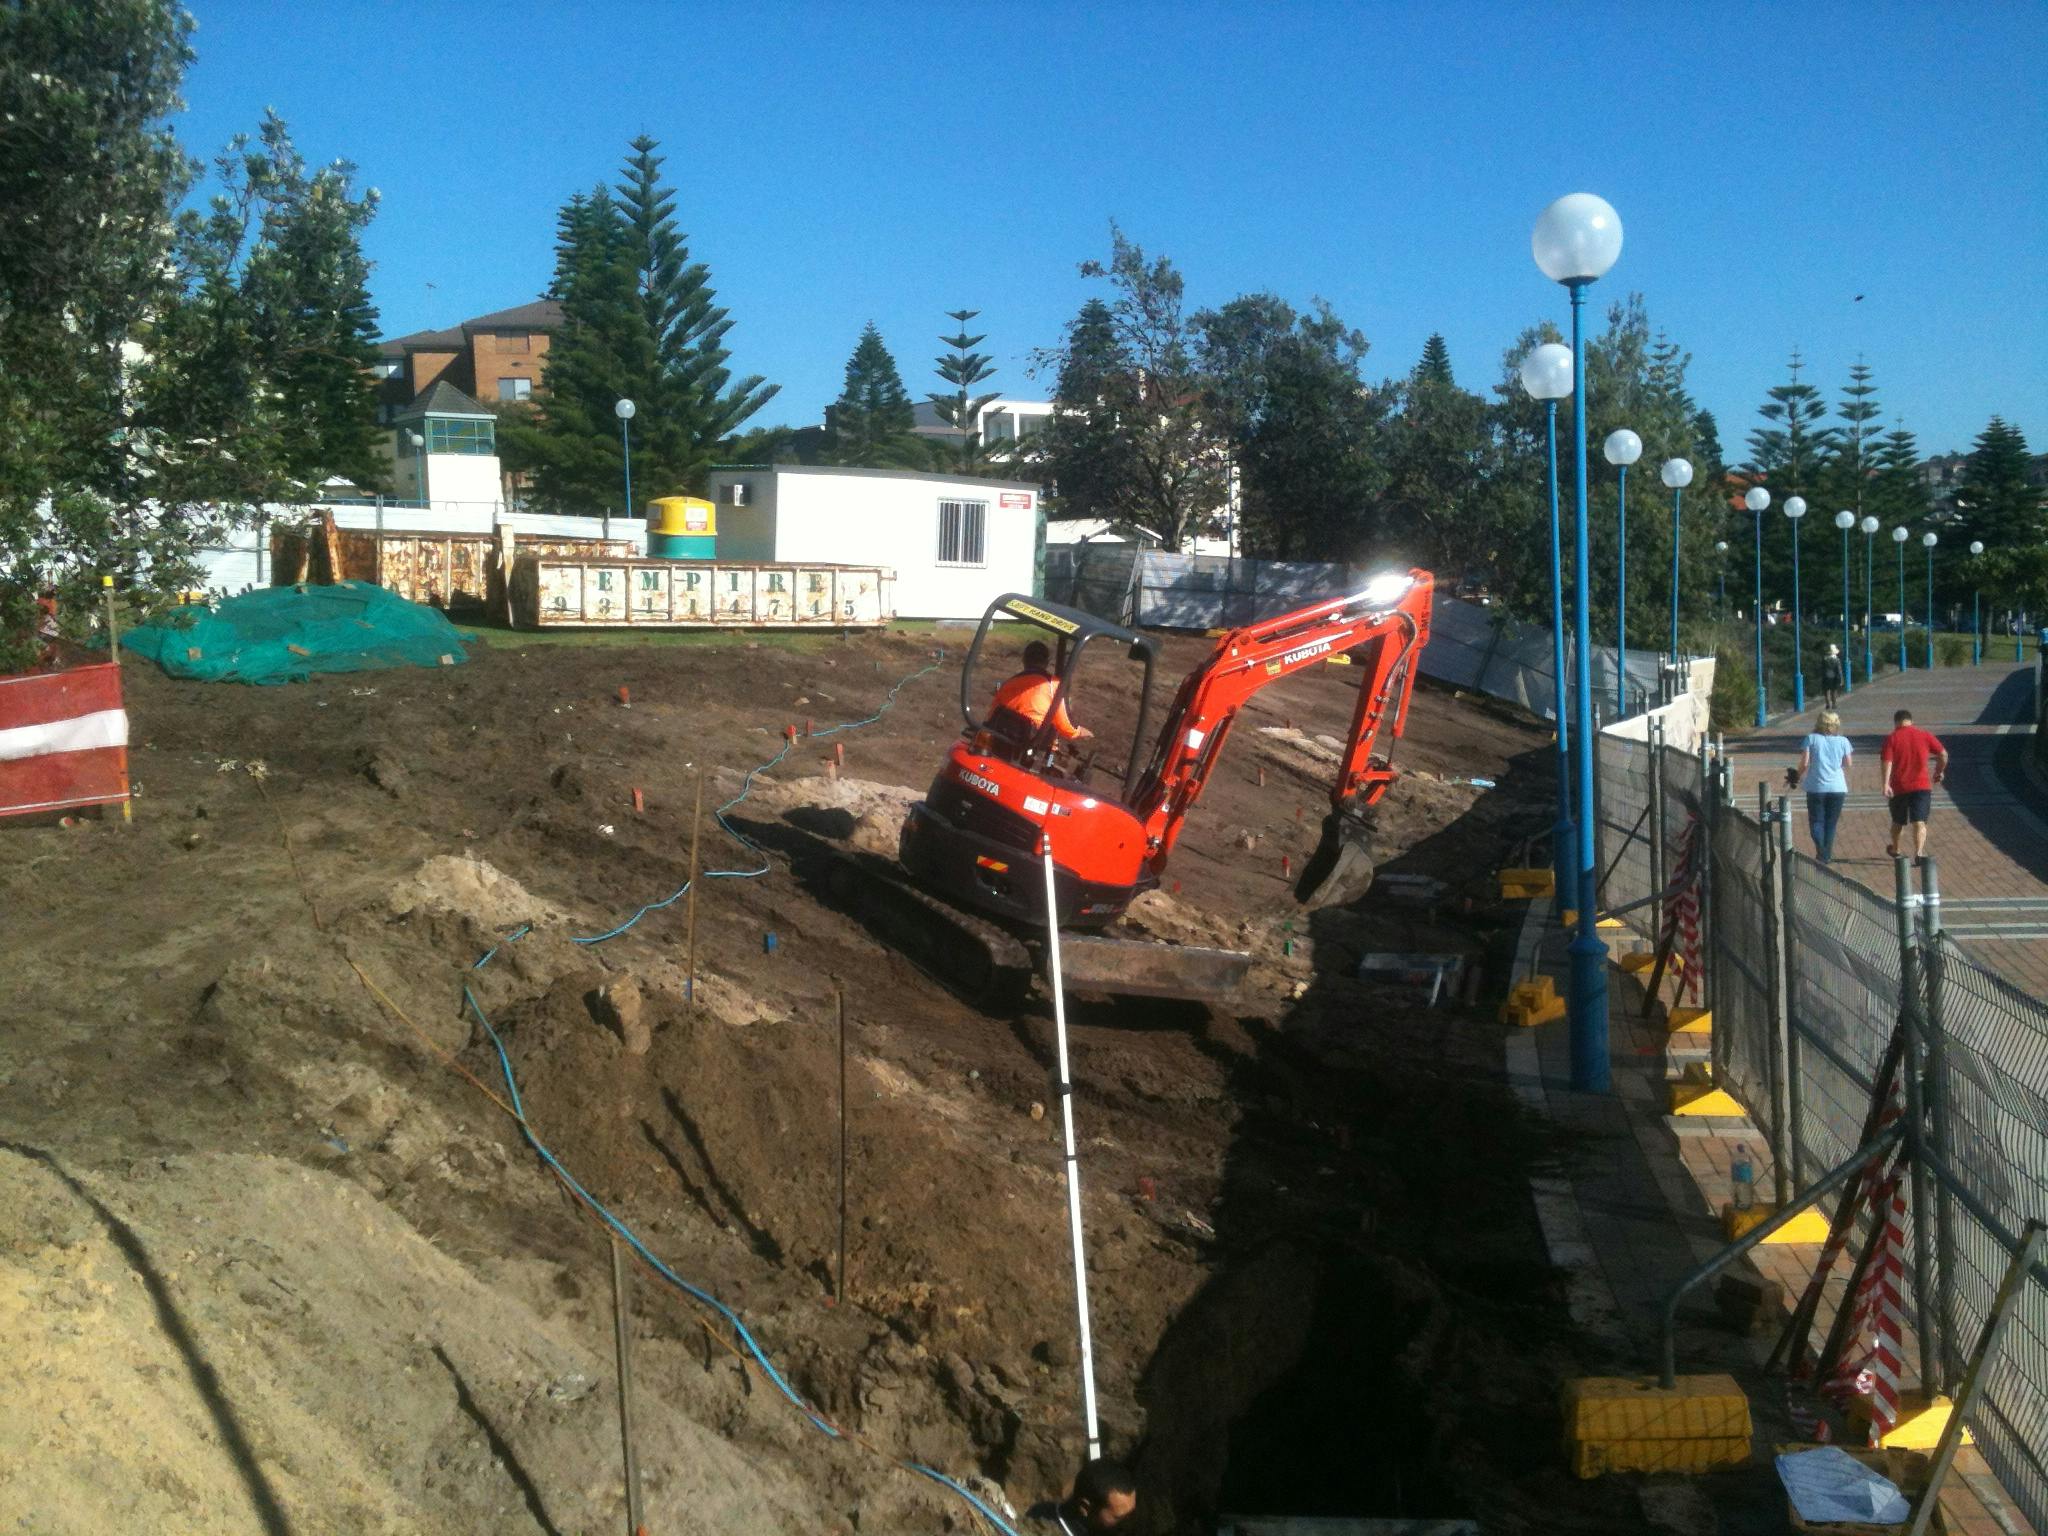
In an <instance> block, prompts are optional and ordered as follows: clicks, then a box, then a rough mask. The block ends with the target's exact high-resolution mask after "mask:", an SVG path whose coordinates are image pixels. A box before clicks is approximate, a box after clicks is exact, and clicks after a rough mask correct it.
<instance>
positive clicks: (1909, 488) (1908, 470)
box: [1865, 422, 1927, 528]
mask: <svg viewBox="0 0 2048 1536" xmlns="http://www.w3.org/2000/svg"><path fill="white" fill-rule="evenodd" d="M1870 463H1871V470H1872V474H1871V480H1870V485H1869V494H1868V496H1867V497H1866V499H1865V507H1866V509H1867V510H1868V511H1869V512H1870V513H1871V514H1872V515H1874V516H1876V517H1878V518H1880V519H1882V520H1883V522H1884V524H1885V526H1886V527H1888V528H1893V527H1902V526H1905V525H1907V524H1910V523H1915V522H1918V521H1919V520H1920V519H1922V518H1924V517H1925V516H1926V515H1927V484H1926V482H1925V481H1923V480H1922V479H1921V478H1920V445H1919V443H1918V441H1916V440H1915V438H1914V436H1913V434H1912V433H1911V432H1908V431H1907V430H1906V426H1905V423H1904V422H1899V423H1897V424H1895V425H1894V426H1893V428H1892V430H1891V431H1889V432H1887V433H1885V435H1884V436H1883V437H1881V438H1878V439H1877V440H1876V445H1875V446H1874V447H1873V448H1872V449H1871V450H1870Z"/></svg>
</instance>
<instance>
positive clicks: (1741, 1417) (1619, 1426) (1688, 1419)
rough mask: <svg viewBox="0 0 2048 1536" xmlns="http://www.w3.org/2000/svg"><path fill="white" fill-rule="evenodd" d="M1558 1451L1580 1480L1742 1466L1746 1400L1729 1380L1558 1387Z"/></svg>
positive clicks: (1592, 1380) (1625, 1379) (1612, 1379)
mask: <svg viewBox="0 0 2048 1536" xmlns="http://www.w3.org/2000/svg"><path fill="white" fill-rule="evenodd" d="M1560 1406H1561V1407H1562V1409H1563V1412H1564V1435H1565V1451H1566V1454H1567V1456H1568V1457H1569V1458H1570V1460H1571V1467H1572V1471H1573V1472H1574V1473H1576V1474H1577V1475H1578V1476H1580V1477H1598V1476H1600V1475H1601V1474H1602V1473H1604V1472H1710V1471H1713V1470H1714V1469H1715V1468H1717V1467H1739V1466H1742V1465H1744V1464H1745V1463H1747V1462H1748V1460H1749V1442H1750V1418H1749V1399H1748V1398H1746V1397H1744V1396H1743V1395H1742V1389H1741V1388H1740V1387H1738V1386H1737V1385H1736V1384H1735V1380H1734V1378H1733V1377H1730V1376H1681V1377H1679V1378H1678V1381H1677V1384H1676V1385H1675V1386H1673V1387H1671V1388H1669V1389H1666V1388H1663V1387H1660V1386H1658V1385H1657V1380H1656V1378H1655V1377H1654V1376H1588V1377H1581V1378H1579V1379H1578V1380H1576V1381H1568V1382H1566V1383H1565V1384H1564V1390H1563V1393H1562V1394H1561V1404H1560Z"/></svg>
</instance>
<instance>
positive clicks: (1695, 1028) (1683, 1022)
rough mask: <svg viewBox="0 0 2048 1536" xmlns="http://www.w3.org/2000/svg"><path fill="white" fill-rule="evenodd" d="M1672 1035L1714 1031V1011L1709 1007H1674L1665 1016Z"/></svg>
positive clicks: (1705, 1033) (1702, 1033) (1706, 1033)
mask: <svg viewBox="0 0 2048 1536" xmlns="http://www.w3.org/2000/svg"><path fill="white" fill-rule="evenodd" d="M1665 1022H1666V1023H1668V1024H1669V1025H1670V1026H1671V1033H1673V1034H1674V1035H1711V1034H1712V1033H1713V1032H1714V1011H1713V1010H1712V1009H1711V1008H1674V1009H1672V1010H1671V1012H1670V1013H1669V1014H1667V1015H1666V1016H1665Z"/></svg>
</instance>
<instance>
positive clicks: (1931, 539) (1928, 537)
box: [1920, 532, 1937, 672]
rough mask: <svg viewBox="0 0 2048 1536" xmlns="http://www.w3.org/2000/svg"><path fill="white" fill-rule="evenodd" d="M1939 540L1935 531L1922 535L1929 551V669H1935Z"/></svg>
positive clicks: (1923, 546)
mask: <svg viewBox="0 0 2048 1536" xmlns="http://www.w3.org/2000/svg"><path fill="white" fill-rule="evenodd" d="M1936 542H1937V540H1936V539H1935V536H1934V535H1933V533H1931V532H1929V533H1923V534H1921V535H1920V545H1921V547H1922V548H1923V549H1925V550H1926V551H1927V670H1928V671H1930V672H1932V671H1933V670H1934V546H1935V544H1936Z"/></svg>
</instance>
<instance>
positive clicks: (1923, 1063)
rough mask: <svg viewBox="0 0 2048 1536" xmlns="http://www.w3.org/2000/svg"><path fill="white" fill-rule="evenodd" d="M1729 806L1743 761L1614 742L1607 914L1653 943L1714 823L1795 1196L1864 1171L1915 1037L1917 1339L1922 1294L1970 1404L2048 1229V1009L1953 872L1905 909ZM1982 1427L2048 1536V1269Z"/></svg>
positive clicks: (1989, 1380) (1725, 1022)
mask: <svg viewBox="0 0 2048 1536" xmlns="http://www.w3.org/2000/svg"><path fill="white" fill-rule="evenodd" d="M1732 790H1733V786H1732V784H1731V783H1730V781H1729V777H1728V767H1727V764H1726V762H1725V759H1723V760H1718V761H1715V762H1713V763H1712V764H1711V765H1710V767H1709V769H1708V771H1705V772H1703V760H1702V758H1700V757H1697V756H1694V755H1692V754H1689V753H1685V752H1679V751H1675V750H1673V749H1671V748H1668V747H1660V746H1659V745H1657V744H1656V740H1655V733H1654V732H1653V733H1652V739H1651V742H1650V743H1649V744H1648V745H1646V744H1644V743H1641V742H1621V741H1616V740H1614V739H1613V738H1611V737H1603V739H1602V740H1601V742H1600V750H1599V778H1598V795H1597V825H1598V826H1599V828H1600V831H1601V838H1602V854H1603V858H1602V863H1601V869H1602V870H1603V871H1604V872H1605V875H1606V883H1605V885H1604V886H1603V888H1602V900H1601V906H1602V910H1603V911H1606V912H1610V913H1615V914H1617V915H1622V914H1625V915H1624V916H1623V920H1624V921H1625V922H1627V923H1628V924H1629V925H1630V926H1631V927H1632V928H1634V929H1636V930H1637V931H1638V932H1640V933H1644V934H1651V933H1654V931H1655V930H1654V927H1653V926H1652V923H1653V918H1652V913H1653V912H1654V911H1655V905H1656V904H1655V902H1654V901H1651V900H1647V899H1646V898H1650V897H1653V896H1654V895H1655V893H1656V891H1657V887H1658V885H1659V884H1660V879H1659V876H1660V875H1661V874H1667V873H1668V872H1669V871H1670V870H1671V869H1673V868H1675V864H1676V852H1675V850H1676V849H1677V848H1678V846H1679V845H1680V839H1681V838H1682V837H1683V835H1684V828H1685V824H1686V821H1687V818H1688V817H1689V816H1690V815H1693V814H1700V815H1702V816H1703V818H1704V822H1705V829H1706V835H1707V836H1708V838H1709V848H1710V850H1711V856H1710V857H1709V858H1708V860H1707V861H1706V867H1705V871H1704V873H1705V882H1706V883H1705V889H1704V896H1705V900H1704V902H1703V911H1702V915H1703V921H1704V922H1705V924H1706V929H1707V932H1706V935H1705V947H1706V950H1707V956H1708V959H1707V968H1706V972H1707V973H1706V991H1707V1001H1708V1003H1709V1005H1710V1006H1711V1007H1712V1009H1713V1018H1714V1029H1713V1052H1714V1065H1715V1076H1716V1080H1717V1081H1718V1082H1719V1083H1720V1084H1721V1085H1722V1086H1723V1087H1725V1088H1726V1089H1727V1090H1728V1091H1729V1092H1730V1093H1731V1094H1733V1095H1734V1097H1735V1098H1736V1099H1737V1101H1738V1102H1740V1103H1741V1104H1742V1105H1744V1106H1745V1108H1746V1109H1747V1110H1748V1112H1749V1118H1750V1120H1751V1121H1752V1123H1754V1124H1755V1126H1756V1128H1757V1132H1758V1136H1759V1139H1760V1140H1762V1141H1764V1142H1765V1143H1767V1144H1768V1146H1769V1148H1770V1150H1771V1154H1772V1161H1773V1163H1774V1165H1776V1166H1777V1167H1779V1168H1782V1169H1784V1170H1785V1179H1786V1182H1785V1183H1784V1184H1783V1185H1782V1186H1781V1192H1782V1193H1785V1194H1787V1195H1792V1194H1796V1193H1797V1192H1798V1191H1799V1190H1800V1189H1802V1188H1805V1187H1807V1186H1809V1185H1811V1184H1813V1183H1815V1182H1817V1181H1818V1180H1819V1179H1820V1178H1821V1176H1822V1175H1823V1174H1824V1173H1826V1172H1827V1171H1828V1170H1830V1169H1832V1168H1835V1167H1837V1166H1839V1165H1841V1164H1842V1163H1844V1162H1846V1161H1848V1160H1849V1159H1850V1158H1851V1157H1852V1156H1853V1155H1854V1153H1855V1152H1856V1150H1857V1148H1858V1147H1859V1146H1860V1144H1861V1142H1862V1139H1863V1133H1864V1129H1865V1125H1866V1123H1867V1121H1868V1118H1869V1115H1870V1109H1871V1098H1872V1095H1873V1093H1874V1092H1875V1086H1876V1079H1877V1076H1878V1073H1879V1072H1880V1070H1881V1067H1882V1062H1883V1059H1884V1057H1885V1054H1886V1050H1887V1047H1888V1046H1889V1044H1890V1042H1891V1041H1892V1039H1893V1037H1894V1034H1895V1032H1896V1031H1897V1030H1898V1029H1899V1028H1900V1026H1901V1021H1902V1018H1903V1019H1905V1020H1907V1021H1908V1023H1909V1026H1910V1027H1909V1029H1908V1039H1909V1041H1911V1042H1912V1044H1913V1047H1914V1048H1913V1050H1911V1051H1909V1053H1908V1056H1907V1058H1906V1060H1907V1062H1908V1065H1909V1069H1912V1068H1913V1067H1914V1064H1916V1063H1917V1070H1918V1071H1919V1082H1920V1084H1921V1085H1922V1088H1923V1111H1922V1117H1921V1121H1920V1123H1919V1124H1918V1125H1917V1126H1915V1127H1914V1128H1913V1129H1914V1132H1915V1134H1914V1135H1913V1136H1912V1137H1909V1144H1912V1145H1917V1146H1919V1147H1920V1148H1921V1149H1923V1151H1924V1153H1925V1156H1924V1158H1923V1163H1922V1166H1923V1167H1925V1168H1926V1170H1927V1171H1928V1172H1929V1173H1931V1174H1932V1177H1931V1178H1930V1179H1928V1180H1926V1181H1925V1187H1926V1194H1925V1195H1924V1197H1921V1198H1916V1199H1915V1200H1914V1201H1913V1202H1911V1205H1912V1209H1911V1210H1910V1212H1909V1216H1908V1226H1907V1232H1906V1281H1907V1288H1908V1295H1907V1297H1906V1306H1907V1319H1908V1324H1909V1326H1911V1327H1915V1328H1917V1327H1918V1326H1919V1324H1920V1320H1921V1318H1922V1316H1923V1311H1922V1307H1921V1298H1922V1296H1923V1294H1924V1295H1925V1297H1926V1300H1927V1306H1926V1308H1925V1312H1924V1316H1925V1319H1926V1321H1927V1322H1928V1324H1929V1325H1930V1327H1929V1333H1930V1335H1931V1336H1932V1337H1933V1338H1935V1339H1938V1340H1939V1359H1938V1361H1937V1362H1935V1364H1936V1375H1937V1376H1938V1377H1939V1378H1940V1379H1939V1380H1938V1381H1937V1382H1935V1383H1934V1384H1933V1385H1935V1386H1936V1387H1937V1388H1938V1389H1939V1390H1941V1391H1944V1392H1948V1393H1953V1392H1954V1391H1955V1389H1956V1387H1957V1384H1958V1380H1959V1378H1960V1375H1961V1371H1962V1367H1963V1364H1964V1362H1965V1360H1966V1359H1967V1357H1968V1355H1969V1353H1970V1351H1971V1349H1972V1348H1973V1347H1974V1346H1975V1344H1976V1341H1977V1338H1978V1335H1979V1333H1980V1331H1981V1330H1982V1329H1983V1327H1984V1324H1985V1322H1986V1320H1987V1318H1988V1317H1989V1315H1990V1313H1991V1309H1992V1305H1993V1300H1994V1297H1995V1295H1996V1293H1997V1291H1998V1287H1999V1285H2000V1283H2001V1281H2002V1280H2003V1278H2004V1277H2005V1275H2006V1273H2007V1270H2008V1268H2009V1267H2010V1265H2011V1263H2012V1260H2013V1256H2014V1255H2015V1254H2016V1253H2017V1252H2018V1251H2019V1248H2020V1243H2021V1241H2022V1234H2023V1232H2024V1229H2025V1227H2026V1223H2027V1222H2028V1220H2029V1219H2040V1218H2044V1217H2048V1004H2044V1003H2043V1002H2042V1001H2041V1000H2039V999H2036V998H2033V997H2030V996H2029V995H2027V993H2026V992H2025V991H2023V990H2022V989H2021V988H2019V987H2017V986H2015V985H2014V984H2012V983H2011V982H2009V981H2007V980H2006V979H2005V978H2004V977H2002V976H2000V975H1998V974H1997V973H1996V972H1994V971H1992V970H1990V969H1987V968H1986V967H1985V966H1983V965H1980V964H1979V963H1977V962H1976V961H1975V960H1973V959H1972V958H1970V956H1968V955H1967V954H1965V953H1964V952H1963V951H1962V950H1961V949H1959V948H1958V947H1957V946H1956V945H1955V944H1954V943H1953V942H1952V941H1950V940H1949V939H1947V938H1946V937H1945V936H1944V935H1942V934H1941V933H1940V932H1939V928H1940V921H1939V910H1940V909H1939V903H1938V900H1930V899H1928V895H1929V893H1931V892H1932V891H1933V890H1934V889H1935V885H1934V880H1935V876H1936V871H1934V870H1933V869H1931V868H1930V869H1927V870H1924V871H1921V872H1920V874H1919V879H1920V880H1921V882H1922V889H1921V890H1920V891H1918V892H1914V893H1912V894H1910V895H1909V896H1908V898H1907V900H1906V901H1904V902H1903V903H1902V902H1900V901H1899V900H1897V899H1895V898H1888V897H1886V896H1883V895H1880V894H1878V893H1877V892H1875V891H1872V890H1870V889H1869V888H1867V887H1865V886H1863V885H1861V884H1858V883H1857V882H1856V881H1854V880H1851V879H1848V878H1845V877H1844V876H1843V875H1842V874H1840V873H1839V872H1838V871H1836V870H1834V869H1832V868H1828V867H1826V866H1822V865H1820V864H1817V863H1815V862H1814V861H1813V860H1811V859H1810V858H1808V857H1807V856H1806V855H1805V854H1803V853H1800V852H1798V851H1797V850H1796V848H1795V847H1794V846H1793V841H1792V837H1791V832H1792V826H1791V823H1790V821H1789V820H1788V819H1787V818H1788V817H1790V816H1796V815H1802V814H1803V807H1799V806H1798V805H1797V803H1796V801H1793V802H1788V801H1787V800H1786V799H1783V798H1778V799H1775V800H1773V799H1769V798H1766V797H1765V795H1759V799H1760V801H1761V802H1762V803H1761V804H1760V806H1759V808H1758V810H1757V811H1754V812H1752V811H1751V810H1749V809H1747V808H1746V807H1738V806H1737V805H1736V804H1735V803H1734V801H1733V794H1732ZM1653 823H1654V825H1655V826H1656V827H1657V829H1658V830H1657V832H1656V834H1655V835H1653V834H1652V831H1651V827H1652V825H1653ZM1902 911H1903V913H1904V917H1903V920H1902V917H1901V913H1902ZM1923 1224H1924V1228H1925V1230H1926V1233H1927V1237H1926V1241H1925V1243H1924V1244H1923V1243H1922V1241H1921V1234H1922V1230H1923ZM1867 1233H1868V1226H1867V1224H1866V1225H1865V1226H1864V1228H1863V1230H1862V1231H1860V1232H1859V1233H1857V1234H1856V1241H1855V1242H1853V1243H1852V1248H1857V1247H1860V1245H1861V1240H1862V1239H1863V1238H1864V1237H1865V1236H1867ZM1923 1281H1924V1282H1925V1283H1924V1284H1923ZM1969 1422H1970V1427H1971V1429H1972V1431H1973V1432H1974V1433H1975V1435H1976V1436H1977V1440H1978V1443H1979V1448H1980V1449H1981V1450H1982V1452H1983V1454H1984V1457H1985V1459H1986V1461H1987V1462H1988V1463H1989V1464H1990V1466H1991V1468H1992V1470H1993V1471H1994V1472H1995V1473H1996V1474H1997V1476H1998V1478H1999V1480H2000V1482H2001V1484H2002V1485H2003V1486H2004V1488H2005V1490H2006V1492H2007V1493H2008V1494H2009V1495H2010V1497H2011V1498H2012V1500H2013V1502H2014V1504H2015V1505H2016V1506H2017V1507H2018V1508H2019V1509H2021V1510H2022V1511H2024V1513H2025V1514H2026V1516H2027V1518H2028V1519H2029V1520H2031V1521H2032V1522H2033V1523H2034V1524H2035V1526H2036V1527H2037V1528H2041V1529H2048V1269H2043V1268H2037V1269H2036V1270H2035V1272H2034V1273H2033V1275H2032V1276H2031V1277H2030V1279H2029V1280H2028V1281H2026V1282H2025V1283H2024V1284H2023V1285H2022V1287H2021V1291H2020V1294H2019V1297H2018V1301H2017V1305H2016V1307H2015V1310H2014V1312H2013V1315H2012V1319H2011V1324H2010V1326H2009V1328H2008V1329H2007V1331H2006V1333H2005V1336H2004V1341H2003V1343H2002V1345H2001V1347H2000V1350H1999V1353H1998V1356H1997V1358H1996V1359H1995V1360H1993V1361H1992V1362H1991V1363H1990V1365H1989V1367H1988V1369H1987V1373H1986V1376H1985V1380H1984V1383H1983V1385H1982V1388H1981V1390H1980V1394H1979V1396H1978V1397H1977V1399H1976V1400H1975V1402H1974V1403H1973V1404H1972V1406H1971V1409H1970V1413H1969Z"/></svg>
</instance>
